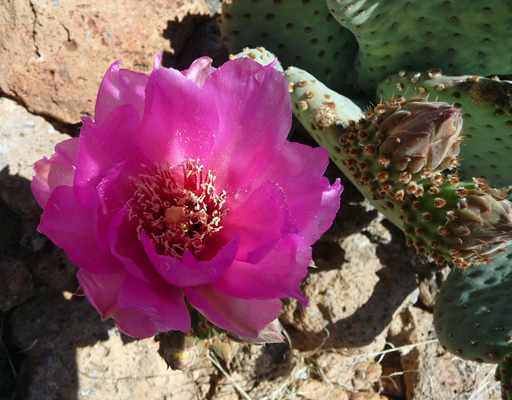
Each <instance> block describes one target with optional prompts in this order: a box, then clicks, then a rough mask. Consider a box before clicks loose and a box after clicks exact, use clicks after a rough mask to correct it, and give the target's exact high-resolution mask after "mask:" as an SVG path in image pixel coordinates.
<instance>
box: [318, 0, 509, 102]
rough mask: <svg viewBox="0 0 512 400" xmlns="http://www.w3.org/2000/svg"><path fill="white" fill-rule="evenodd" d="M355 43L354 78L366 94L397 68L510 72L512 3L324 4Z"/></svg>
mask: <svg viewBox="0 0 512 400" xmlns="http://www.w3.org/2000/svg"><path fill="white" fill-rule="evenodd" d="M327 5H328V7H329V9H330V11H331V13H332V14H333V15H334V17H335V18H336V20H337V21H338V22H340V24H341V25H343V26H344V27H346V28H347V29H350V30H351V31H352V32H353V33H354V35H355V36H356V38H357V41H358V43H359V54H358V63H357V65H356V69H357V71H358V74H359V76H358V80H359V84H360V85H361V87H362V88H363V89H364V90H365V91H367V92H368V93H371V92H372V91H373V90H375V88H376V87H377V84H378V83H379V82H381V81H382V80H383V79H384V78H385V77H386V76H388V75H391V74H392V73H394V72H396V71H399V70H401V69H404V68H405V69H409V70H420V71H421V70H426V69H430V68H442V69H443V70H444V71H445V72H446V73H447V74H449V75H458V74H461V73H464V74H476V75H484V76H485V75H492V74H507V73H510V66H511V65H512V52H511V51H510V49H511V47H512V36H511V35H510V33H509V29H510V26H511V25H512V3H511V2H510V1H509V0H495V1H493V2H481V1H474V0H472V1H469V0H467V1H457V0H429V1H420V0H411V1H404V0H400V1H380V0H359V1H354V0H327Z"/></svg>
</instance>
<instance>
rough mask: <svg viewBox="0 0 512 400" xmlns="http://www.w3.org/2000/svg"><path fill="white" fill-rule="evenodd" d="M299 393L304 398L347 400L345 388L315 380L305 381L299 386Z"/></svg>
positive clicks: (309, 399)
mask: <svg viewBox="0 0 512 400" xmlns="http://www.w3.org/2000/svg"><path fill="white" fill-rule="evenodd" d="M299 394H300V395H301V398H303V399H306V400H349V397H348V394H347V392H346V391H345V390H342V389H339V388H336V387H332V386H331V385H329V384H326V383H325V382H320V381H317V380H310V381H307V382H305V383H304V384H303V385H302V386H301V387H300V391H299Z"/></svg>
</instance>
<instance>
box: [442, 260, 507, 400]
mask: <svg viewBox="0 0 512 400" xmlns="http://www.w3.org/2000/svg"><path fill="white" fill-rule="evenodd" d="M511 299H512V254H511V253H507V254H503V255H500V256H499V257H497V258H496V259H495V261H494V262H493V263H491V264H487V265H477V266H473V267H471V268H469V269H467V270H465V271H461V270H458V269H455V270H452V271H451V272H450V274H449V275H448V278H447V280H446V282H445V284H444V285H443V287H442V289H441V292H440V294H439V297H438V298H437V302H436V309H435V312H434V325H435V329H436V333H437V337H438V339H439V341H440V342H441V344H442V345H443V346H444V347H446V348H447V349H448V350H449V351H450V352H451V353H453V354H455V355H457V356H459V357H461V358H463V359H465V360H472V361H477V362H486V363H496V364H498V366H497V371H496V372H497V378H498V379H499V380H500V381H501V384H502V390H503V393H504V398H505V399H509V400H510V399H512V391H511V388H512V318H511V315H512V301H511Z"/></svg>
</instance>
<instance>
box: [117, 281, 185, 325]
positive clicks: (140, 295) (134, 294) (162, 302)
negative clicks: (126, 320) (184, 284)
mask: <svg viewBox="0 0 512 400" xmlns="http://www.w3.org/2000/svg"><path fill="white" fill-rule="evenodd" d="M118 300H119V308H120V309H122V310H123V309H127V308H131V309H134V310H136V311H139V312H140V313H142V314H144V315H145V316H146V317H147V318H148V319H149V320H150V322H151V324H152V325H153V326H154V329H155V330H156V331H157V332H167V331H170V330H178V331H182V332H188V331H189V330H190V314H189V312H188V309H187V305H186V304H185V298H184V297H183V293H182V292H181V290H180V289H179V288H177V287H175V286H171V285H167V284H165V283H164V282H163V281H162V282H154V283H147V282H142V281H140V280H138V279H136V278H134V277H132V276H129V277H128V278H126V280H125V281H124V283H123V286H122V287H121V290H120V291H119V297H118ZM125 329H126V327H125Z"/></svg>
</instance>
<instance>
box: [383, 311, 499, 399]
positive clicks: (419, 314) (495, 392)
mask: <svg viewBox="0 0 512 400" xmlns="http://www.w3.org/2000/svg"><path fill="white" fill-rule="evenodd" d="M403 314H404V315H402V318H401V320H402V322H403V325H402V328H401V329H400V331H401V335H399V336H397V337H395V338H394V339H391V341H392V342H393V343H394V344H395V345H396V346H400V345H403V344H410V343H413V344H417V346H414V347H413V348H412V349H409V351H406V352H404V353H403V354H402V356H401V364H402V370H403V371H404V375H403V376H404V382H405V386H406V398H407V400H422V399H452V398H461V399H462V398H468V397H463V396H465V394H469V393H470V392H473V393H476V392H477V391H478V392H479V393H480V396H481V397H479V398H482V399H483V398H485V399H487V400H499V399H501V393H500V388H499V384H498V383H497V382H495V380H494V376H493V374H494V369H495V366H494V365H484V364H477V363H473V362H466V361H464V360H461V359H459V358H457V357H455V356H454V355H452V354H451V353H449V352H448V351H446V350H444V349H443V348H442V346H441V345H440V344H439V343H438V342H434V343H430V342H429V341H431V340H432V339H435V334H434V330H433V327H432V326H433V325H432V320H433V316H432V314H431V313H429V312H427V311H424V310H422V309H420V308H417V307H411V308H409V309H407V310H405V311H404V312H403ZM395 329H396V327H395ZM395 332H396V330H395ZM400 337H401V338H402V339H401V340H400V339H398V338H400ZM424 342H428V343H424ZM469 388H471V389H469Z"/></svg>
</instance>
